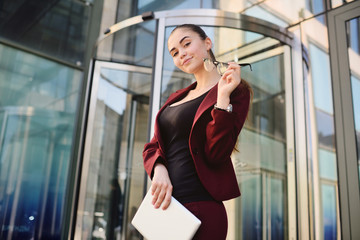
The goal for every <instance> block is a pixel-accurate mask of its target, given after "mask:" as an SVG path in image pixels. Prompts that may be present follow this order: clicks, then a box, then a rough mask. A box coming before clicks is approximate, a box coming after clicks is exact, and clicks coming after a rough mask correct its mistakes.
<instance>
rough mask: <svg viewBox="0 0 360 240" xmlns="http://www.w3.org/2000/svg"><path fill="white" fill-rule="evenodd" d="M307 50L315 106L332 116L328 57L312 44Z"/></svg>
mask: <svg viewBox="0 0 360 240" xmlns="http://www.w3.org/2000/svg"><path fill="white" fill-rule="evenodd" d="M309 50H310V63H311V69H310V71H311V76H312V82H313V88H314V101H315V106H316V107H317V108H320V109H321V110H323V111H325V112H328V113H330V114H333V103H332V90H331V78H330V60H329V55H328V54H327V53H326V52H324V51H323V50H321V49H320V48H318V47H317V46H315V45H314V44H309Z"/></svg>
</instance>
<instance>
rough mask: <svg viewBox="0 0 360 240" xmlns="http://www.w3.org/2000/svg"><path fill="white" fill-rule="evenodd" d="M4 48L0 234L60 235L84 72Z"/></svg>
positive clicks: (0, 108)
mask: <svg viewBox="0 0 360 240" xmlns="http://www.w3.org/2000/svg"><path fill="white" fill-rule="evenodd" d="M0 52H1V53H2V58H1V59H0V69H1V70H0V117H1V118H2V119H1V120H0V123H1V122H2V123H3V124H2V126H1V127H0V143H1V145H0V147H1V149H0V171H1V172H0V176H1V178H0V186H1V188H0V203H1V207H0V225H1V226H3V228H2V232H1V233H0V235H1V237H3V238H4V239H60V238H61V236H60V234H61V230H62V227H63V226H62V221H63V219H62V218H63V212H64V203H65V192H66V185H67V177H68V175H67V174H68V170H69V169H68V167H69V163H70V161H69V160H70V153H71V147H72V141H73V132H74V124H75V118H76V110H77V109H78V99H79V93H80V90H79V87H80V84H81V79H82V74H81V72H80V71H77V70H74V69H71V68H69V67H65V66H63V65H60V64H58V63H54V62H51V61H49V60H46V59H43V58H40V57H37V56H34V55H31V54H28V53H24V52H21V51H18V50H15V49H13V48H9V47H6V46H3V45H0ZM3 204H4V205H3Z"/></svg>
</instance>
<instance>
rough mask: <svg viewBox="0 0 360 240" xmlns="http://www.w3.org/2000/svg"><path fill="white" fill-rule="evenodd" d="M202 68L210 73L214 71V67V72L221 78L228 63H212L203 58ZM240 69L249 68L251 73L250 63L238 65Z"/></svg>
mask: <svg viewBox="0 0 360 240" xmlns="http://www.w3.org/2000/svg"><path fill="white" fill-rule="evenodd" d="M203 60H204V68H205V70H206V71H208V72H211V71H212V70H213V69H214V66H216V71H217V72H218V73H219V74H220V75H221V76H222V75H223V74H224V73H225V71H226V69H227V68H228V67H229V64H228V63H224V62H218V61H213V60H211V59H209V58H204V59H203ZM238 65H239V66H240V67H246V66H249V67H250V70H251V71H252V67H251V64H250V63H240V64H238Z"/></svg>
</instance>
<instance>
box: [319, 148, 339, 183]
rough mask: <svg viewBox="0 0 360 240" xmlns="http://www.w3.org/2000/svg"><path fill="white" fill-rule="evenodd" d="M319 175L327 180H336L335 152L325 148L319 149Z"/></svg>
mask: <svg viewBox="0 0 360 240" xmlns="http://www.w3.org/2000/svg"><path fill="white" fill-rule="evenodd" d="M318 154H319V168H320V177H321V178H323V179H328V180H334V181H336V180H337V166H336V154H335V153H334V152H330V151H327V150H323V149H319V151H318Z"/></svg>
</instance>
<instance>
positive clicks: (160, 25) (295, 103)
mask: <svg viewBox="0 0 360 240" xmlns="http://www.w3.org/2000/svg"><path fill="white" fill-rule="evenodd" d="M149 20H156V23H157V26H156V33H155V34H156V37H155V39H156V47H155V49H154V64H153V72H152V76H153V79H152V81H153V82H152V89H151V96H150V116H149V119H150V123H149V128H148V129H149V138H150V136H152V135H153V134H154V128H153V126H154V122H155V117H156V114H157V110H158V109H159V108H160V96H161V79H162V65H163V54H164V47H163V46H164V44H165V28H166V27H169V26H175V25H180V24H184V23H195V24H198V25H201V26H211V27H228V28H235V29H240V30H245V31H251V32H255V33H260V34H262V35H264V36H267V37H271V38H273V39H276V40H278V41H280V42H281V43H282V44H284V47H286V48H287V49H289V50H288V51H286V52H288V53H287V54H286V55H285V59H284V60H285V61H288V62H289V63H291V64H289V65H287V66H286V69H285V71H286V73H285V74H286V82H288V83H287V84H286V86H285V87H286V91H287V94H286V101H287V102H288V101H289V102H288V103H289V104H287V106H286V121H287V123H288V124H287V152H286V156H287V174H288V175H287V177H288V180H287V184H288V192H287V194H288V196H287V198H288V209H287V211H288V225H287V228H288V236H287V237H288V238H289V239H297V238H298V237H297V236H298V235H299V236H301V235H302V236H309V232H308V231H309V228H308V225H309V221H308V217H306V216H308V214H309V213H308V211H304V206H307V205H304V204H306V202H307V201H308V198H307V197H306V196H304V194H301V195H299V196H301V199H298V197H299V196H297V191H298V192H299V190H298V188H299V187H298V186H297V185H296V182H298V185H299V183H304V182H305V183H304V184H301V186H302V187H301V189H302V190H305V191H304V192H305V193H306V192H307V188H308V187H307V185H306V183H307V181H306V180H305V181H304V179H307V175H306V174H305V175H304V174H299V169H300V172H305V173H306V171H307V168H306V165H304V164H301V163H304V162H306V154H304V153H306V136H305V134H304V131H303V129H305V118H300V119H301V120H300V121H296V123H295V119H297V118H298V117H299V114H300V116H303V115H304V114H303V112H304V109H305V107H304V96H303V94H297V92H300V93H302V92H303V86H301V85H299V86H295V85H296V83H299V82H302V79H303V74H302V70H296V69H295V68H294V67H293V66H295V65H294V62H297V63H298V62H301V61H302V53H301V42H300V41H299V40H296V39H295V38H297V37H298V36H297V34H296V31H294V32H295V35H294V34H293V32H290V31H288V30H287V29H285V28H282V27H280V26H277V25H275V24H273V23H270V22H267V21H264V20H261V19H257V18H254V17H251V16H246V15H241V14H238V13H232V12H225V11H221V10H216V9H187V10H170V11H160V12H146V13H144V14H142V15H138V16H135V17H132V18H129V19H126V20H124V21H121V22H119V23H116V24H114V25H113V26H111V27H109V28H108V29H107V30H106V31H105V32H104V34H102V35H101V36H100V37H99V38H98V41H97V43H96V44H95V46H94V49H93V55H94V54H95V53H96V51H98V46H99V45H100V44H101V43H102V41H103V40H104V39H105V38H107V37H109V36H111V35H112V34H114V33H115V32H117V31H119V30H121V29H124V28H127V27H130V26H133V25H136V24H139V23H142V22H144V21H149ZM93 58H94V60H93V61H95V59H96V57H95V56H93ZM102 63H103V64H115V63H111V62H102ZM120 65H125V64H120ZM296 66H302V65H301V64H300V65H296ZM129 67H130V66H129ZM136 68H137V70H139V67H136ZM93 69H94V76H96V72H97V71H99V61H95V64H94V65H93ZM97 69H98V70H97ZM90 72H91V71H90ZM90 75H91V74H90ZM90 75H89V81H90V83H89V84H92V89H91V94H90V97H89V99H90V100H89V103H88V104H89V115H88V126H87V129H86V130H85V131H86V140H85V145H84V146H85V147H84V159H83V161H82V162H83V166H82V174H81V179H80V189H79V190H80V191H79V202H81V200H84V197H85V195H84V191H86V182H84V181H86V179H87V178H86V176H87V172H86V170H87V169H88V166H86V165H87V163H88V160H86V159H87V158H88V157H89V156H87V155H89V147H90V146H88V145H89V144H91V139H90V140H89V139H88V138H91V130H90V129H91V127H89V126H91V124H92V120H93V116H92V115H93V114H94V113H93V111H94V104H95V103H94V102H93V101H94V99H95V98H96V96H97V95H96V94H94V91H97V85H96V81H94V78H92V77H91V76H90ZM288 78H289V81H287V79H288ZM293 84H294V86H293ZM294 89H297V91H294ZM95 100H96V99H95ZM295 117H296V118H295ZM302 153H303V154H302ZM303 157H305V158H303ZM295 159H296V160H297V161H295ZM298 168H299V169H298ZM84 186H85V187H84ZM302 192H303V191H302ZM297 201H299V202H300V204H298V205H297V204H296V202H297ZM301 203H303V204H301ZM300 205H302V206H303V205H304V206H303V207H302V211H301V212H302V213H301V214H299V216H298V215H297V211H298V210H299V206H300ZM80 208H81V207H80V204H79V206H78V209H77V212H78V213H79V210H81V209H80ZM307 209H308V208H307ZM80 212H81V211H80ZM80 215H81V214H80ZM300 215H301V217H300ZM76 218H77V221H76V222H77V224H76V226H75V229H76V230H75V236H78V235H77V234H81V226H78V224H79V223H81V216H76ZM300 220H301V221H300ZM298 224H299V225H298ZM298 230H299V231H305V232H304V233H302V234H298ZM304 239H305V238H304Z"/></svg>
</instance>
